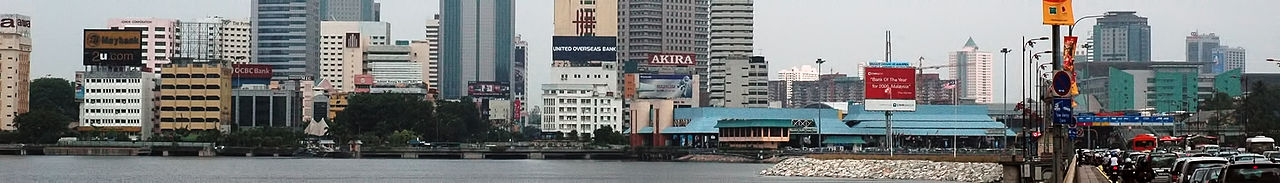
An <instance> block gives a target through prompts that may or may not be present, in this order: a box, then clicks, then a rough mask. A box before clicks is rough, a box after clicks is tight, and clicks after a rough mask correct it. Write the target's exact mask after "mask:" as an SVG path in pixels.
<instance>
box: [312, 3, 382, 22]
mask: <svg viewBox="0 0 1280 183" xmlns="http://www.w3.org/2000/svg"><path fill="white" fill-rule="evenodd" d="M381 14H382V4H381V3H377V2H373V0H320V20H322V21H374V22H377V21H382V20H381V16H382V15H381Z"/></svg>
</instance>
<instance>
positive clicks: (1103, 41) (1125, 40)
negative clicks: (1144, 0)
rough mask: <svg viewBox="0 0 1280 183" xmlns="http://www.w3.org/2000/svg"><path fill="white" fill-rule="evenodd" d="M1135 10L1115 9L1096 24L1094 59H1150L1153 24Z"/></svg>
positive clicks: (1129, 60)
mask: <svg viewBox="0 0 1280 183" xmlns="http://www.w3.org/2000/svg"><path fill="white" fill-rule="evenodd" d="M1137 13H1138V12H1133V11H1113V12H1107V14H1106V15H1105V16H1104V17H1102V18H1099V19H1098V24H1095V25H1093V48H1092V49H1094V52H1093V61H1095V62H1150V61H1151V26H1150V25H1147V17H1140V16H1138V15H1136V14H1137Z"/></svg>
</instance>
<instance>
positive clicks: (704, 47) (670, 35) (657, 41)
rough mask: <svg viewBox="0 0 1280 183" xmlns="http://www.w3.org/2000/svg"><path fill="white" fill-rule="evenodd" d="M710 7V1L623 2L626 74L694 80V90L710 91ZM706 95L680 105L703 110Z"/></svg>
mask: <svg viewBox="0 0 1280 183" xmlns="http://www.w3.org/2000/svg"><path fill="white" fill-rule="evenodd" d="M710 6H711V4H710V2H709V1H708V0H687V1H653V0H619V1H618V20H619V21H618V24H619V26H618V51H619V52H620V53H619V54H618V55H619V61H620V62H622V64H623V66H622V68H623V72H625V73H649V74H668V75H694V76H695V77H694V78H695V79H696V80H697V81H698V82H697V84H695V85H697V86H698V87H700V88H704V89H705V88H708V87H706V86H705V85H706V83H707V82H706V81H708V75H709V73H708V61H709V60H710V59H709V56H708V54H709V48H708V47H709V46H710V44H709V43H708V42H709V41H710V38H709V34H710V27H709V26H710V23H709V21H710V20H709V19H710V13H711V11H710ZM677 55H688V56H679V57H676V56H677ZM653 57H657V58H658V59H651V58H653ZM663 58H666V59H663ZM677 58H678V59H677ZM685 58H688V59H685ZM655 61H656V62H655ZM704 89H700V90H699V92H694V93H696V94H694V95H695V96H693V97H690V99H689V100H690V101H689V102H685V103H681V102H677V105H680V106H701V101H700V97H703V96H702V94H703V93H705V91H704Z"/></svg>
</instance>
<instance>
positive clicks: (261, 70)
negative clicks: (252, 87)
mask: <svg viewBox="0 0 1280 183" xmlns="http://www.w3.org/2000/svg"><path fill="white" fill-rule="evenodd" d="M231 77H232V78H267V79H270V78H271V65H265V64H232V65H231Z"/></svg>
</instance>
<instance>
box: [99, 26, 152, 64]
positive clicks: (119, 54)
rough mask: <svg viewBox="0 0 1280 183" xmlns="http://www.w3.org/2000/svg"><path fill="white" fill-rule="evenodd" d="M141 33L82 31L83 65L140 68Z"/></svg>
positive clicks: (101, 30) (133, 31) (127, 31)
mask: <svg viewBox="0 0 1280 183" xmlns="http://www.w3.org/2000/svg"><path fill="white" fill-rule="evenodd" d="M142 60H143V58H142V31H140V30H109V29H85V30H84V65H111V66H134V67H139V66H142Z"/></svg>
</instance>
